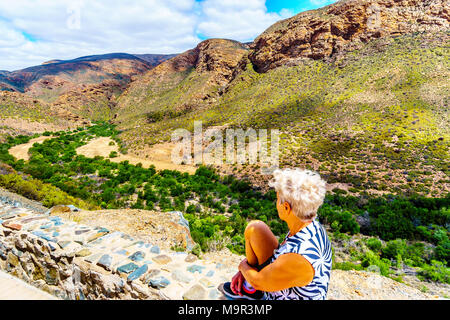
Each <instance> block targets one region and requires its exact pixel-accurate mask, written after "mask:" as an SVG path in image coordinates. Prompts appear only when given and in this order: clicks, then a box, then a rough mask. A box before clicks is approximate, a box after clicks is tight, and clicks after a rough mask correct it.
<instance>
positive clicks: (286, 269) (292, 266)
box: [239, 253, 314, 291]
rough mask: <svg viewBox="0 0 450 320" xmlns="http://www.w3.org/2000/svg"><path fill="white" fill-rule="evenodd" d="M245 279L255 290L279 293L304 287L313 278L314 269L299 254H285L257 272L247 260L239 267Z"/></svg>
mask: <svg viewBox="0 0 450 320" xmlns="http://www.w3.org/2000/svg"><path fill="white" fill-rule="evenodd" d="M239 270H240V271H241V272H242V274H243V275H244V277H245V279H246V280H247V281H248V282H249V283H250V284H251V285H252V286H253V287H254V288H255V289H257V290H261V291H280V290H284V289H287V288H291V287H304V286H306V285H308V284H309V283H310V282H311V281H312V279H313V278H314V268H313V267H312V265H311V264H310V263H309V261H308V260H306V259H305V257H303V256H302V255H300V254H297V253H286V254H283V255H281V256H279V257H278V258H277V259H276V260H275V261H274V262H273V263H271V264H269V265H268V266H267V267H265V268H264V269H262V270H261V271H259V272H258V270H256V269H254V268H252V267H251V266H250V265H249V264H248V263H247V260H246V259H245V260H243V261H242V262H241V264H240V265H239Z"/></svg>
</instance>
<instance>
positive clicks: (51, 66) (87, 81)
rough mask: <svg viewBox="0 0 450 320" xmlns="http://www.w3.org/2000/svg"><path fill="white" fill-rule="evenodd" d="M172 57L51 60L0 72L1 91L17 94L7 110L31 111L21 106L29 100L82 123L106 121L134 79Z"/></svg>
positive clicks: (124, 54) (104, 57) (87, 57)
mask: <svg viewBox="0 0 450 320" xmlns="http://www.w3.org/2000/svg"><path fill="white" fill-rule="evenodd" d="M141 57H142V59H141ZM171 57H173V55H149V54H148V55H137V56H135V55H131V54H126V53H112V54H105V55H95V56H86V57H81V58H77V59H73V60H51V61H47V62H44V63H43V64H42V65H39V66H34V67H30V68H26V69H23V70H17V71H13V72H8V71H4V72H3V71H2V72H0V89H1V90H3V91H12V92H16V93H18V94H17V95H9V100H10V101H11V103H10V107H11V105H14V104H15V105H17V104H20V105H22V106H24V107H25V108H30V109H33V106H32V104H25V105H24V104H23V103H24V101H23V100H25V99H27V98H30V99H33V101H37V102H38V103H39V104H41V105H45V104H48V105H51V106H52V109H55V110H58V111H59V112H60V113H64V112H66V113H67V112H68V113H72V114H73V115H77V116H78V117H79V118H83V119H85V120H106V119H110V118H111V117H112V115H113V114H114V112H113V110H112V109H113V108H114V106H115V99H116V97H118V96H119V95H120V94H121V93H122V91H123V90H124V89H125V88H126V86H127V85H128V83H129V82H130V81H131V80H132V78H133V77H135V76H139V75H141V74H143V73H145V72H146V71H148V70H150V69H152V68H153V67H154V66H156V65H158V64H159V63H161V62H162V61H164V60H166V59H169V58H171ZM15 97H17V99H15ZM23 97H24V98H23ZM3 106H4V104H2V107H3ZM17 112H18V113H19V114H20V111H19V110H17ZM42 116H44V114H43V115H42ZM72 118H73V117H65V118H64V119H66V120H69V121H71V120H73V119H72ZM39 120H42V119H39ZM75 120H77V119H75Z"/></svg>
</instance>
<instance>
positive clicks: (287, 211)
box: [283, 201, 291, 214]
mask: <svg viewBox="0 0 450 320" xmlns="http://www.w3.org/2000/svg"><path fill="white" fill-rule="evenodd" d="M283 207H284V211H286V213H287V214H290V213H291V205H290V204H289V202H286V201H285V202H284V203H283Z"/></svg>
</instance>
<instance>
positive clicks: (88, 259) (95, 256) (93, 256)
mask: <svg viewBox="0 0 450 320" xmlns="http://www.w3.org/2000/svg"><path fill="white" fill-rule="evenodd" d="M101 256H102V254H101V253H96V254H93V255H90V256H88V257H86V258H84V260H85V261H87V262H89V263H94V262H95V261H97V259H98V258H100V257H101Z"/></svg>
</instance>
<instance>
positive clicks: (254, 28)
mask: <svg viewBox="0 0 450 320" xmlns="http://www.w3.org/2000/svg"><path fill="white" fill-rule="evenodd" d="M202 11H203V19H202V20H203V21H202V22H201V23H200V24H199V25H198V32H200V33H201V34H202V35H204V36H206V37H219V38H231V39H234V40H239V41H251V40H253V39H254V38H255V37H256V36H258V35H259V34H260V33H261V32H263V31H264V30H265V29H267V28H268V27H269V26H271V25H272V24H274V23H275V22H277V21H278V20H281V19H284V18H287V17H289V16H292V15H293V13H292V12H290V11H288V10H283V11H282V12H281V14H277V13H269V12H267V9H266V6H265V1H264V0H246V1H242V0H228V1H222V0H205V1H204V2H202Z"/></svg>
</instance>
